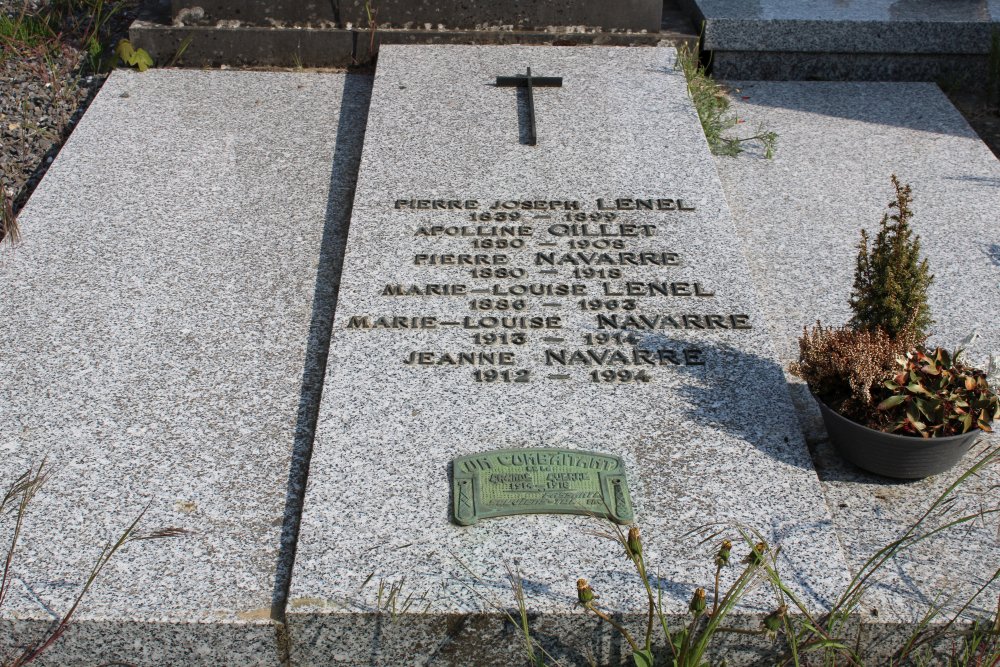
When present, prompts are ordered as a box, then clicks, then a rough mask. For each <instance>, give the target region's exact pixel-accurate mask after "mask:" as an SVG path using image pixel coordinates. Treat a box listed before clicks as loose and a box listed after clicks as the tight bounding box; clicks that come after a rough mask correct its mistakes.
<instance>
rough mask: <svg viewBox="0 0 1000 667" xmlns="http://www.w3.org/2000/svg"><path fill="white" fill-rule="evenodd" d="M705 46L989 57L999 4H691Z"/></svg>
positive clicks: (841, 0)
mask: <svg viewBox="0 0 1000 667" xmlns="http://www.w3.org/2000/svg"><path fill="white" fill-rule="evenodd" d="M684 2H686V3H687V4H688V5H690V6H692V8H693V11H694V12H695V15H696V16H697V17H699V18H701V19H703V20H704V21H705V33H704V40H705V41H704V47H705V48H706V49H711V50H721V51H782V52H835V53H869V54H878V53H893V54H895V53H951V54H956V53H979V54H985V53H988V52H989V48H990V35H991V32H992V30H994V29H996V28H997V27H998V25H1000V1H998V0H949V1H947V2H941V1H939V0H846V1H845V0H818V1H815V2H800V1H799V0H684Z"/></svg>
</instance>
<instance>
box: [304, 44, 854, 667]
mask: <svg viewBox="0 0 1000 667" xmlns="http://www.w3.org/2000/svg"><path fill="white" fill-rule="evenodd" d="M674 55H675V54H674V51H673V50H672V49H667V48H661V49H635V50H627V49H610V48H576V49H559V48H545V47H539V48H531V47H505V48H493V47H394V46H390V47H386V48H384V50H383V51H382V53H381V56H380V60H379V65H378V70H377V73H376V81H375V87H374V91H373V98H372V110H373V111H372V114H371V115H370V117H369V126H368V131H367V135H366V136H367V139H366V146H365V153H364V156H363V158H362V167H361V172H360V174H359V183H358V191H357V196H356V200H355V208H354V212H353V217H352V223H351V229H350V236H349V239H348V245H347V250H346V255H345V265H344V279H343V282H342V284H341V287H340V297H339V298H340V301H339V306H338V312H337V316H336V320H335V323H334V326H333V336H332V344H331V351H330V361H329V365H328V370H327V378H326V384H325V388H324V397H323V403H322V406H321V411H320V417H319V423H318V430H317V438H316V442H315V447H314V451H313V455H312V464H311V470H310V477H309V488H308V491H307V494H306V498H305V512H304V515H303V520H302V531H301V535H300V538H299V543H298V555H297V562H296V565H295V575H294V578H293V583H292V588H291V599H290V604H289V609H290V615H289V621H290V629H291V633H292V637H293V642H292V646H293V652H294V654H293V657H294V658H295V659H297V660H303V661H310V660H315V661H322V660H329V659H331V658H332V657H336V658H338V659H347V660H353V659H362V658H363V659H365V660H368V659H372V658H373V657H374V658H375V659H376V660H378V661H383V662H389V661H392V660H397V659H398V660H403V659H408V660H411V659H413V652H414V650H415V649H414V646H419V647H422V648H420V649H416V650H417V652H418V653H419V652H420V651H425V652H426V653H427V654H430V653H433V652H435V651H439V650H445V648H442V647H447V651H450V653H448V655H449V656H451V659H454V660H459V661H461V660H463V659H473V658H476V659H477V660H480V661H481V660H485V659H487V658H488V659H491V660H494V661H496V662H498V664H499V663H503V662H504V661H506V660H508V659H510V656H507V655H504V654H503V653H502V652H501V651H499V650H498V651H497V652H496V654H495V655H491V656H486V657H484V656H482V655H479V654H478V653H475V651H477V650H478V649H479V647H481V646H482V643H483V642H484V641H486V638H487V637H488V636H491V635H490V630H489V629H488V627H487V626H488V625H489V621H488V619H489V618H490V617H489V616H487V617H484V618H486V619H487V620H486V621H482V622H481V623H478V622H477V624H475V627H476V631H475V632H474V633H466V634H463V631H462V630H461V629H460V628H458V627H457V626H455V625H454V622H453V621H454V619H455V618H456V616H455V614H465V613H478V612H484V611H486V612H488V611H490V610H491V607H490V604H489V602H487V600H493V599H502V600H507V599H508V598H510V589H509V584H508V583H507V581H506V579H505V576H504V571H505V565H511V564H512V563H515V562H516V563H518V568H519V569H520V571H522V572H523V573H525V576H526V579H527V581H526V587H527V590H528V591H529V600H528V605H529V608H530V609H531V610H532V611H536V612H540V613H541V614H542V616H541V618H542V619H548V620H551V621H552V622H554V623H556V624H558V623H559V621H558V620H555V619H558V618H564V619H566V620H567V622H568V625H567V626H566V627H562V626H560V631H562V630H565V629H567V628H568V627H570V626H574V625H578V623H579V622H582V621H581V620H580V619H578V618H573V617H572V614H571V612H572V609H573V602H574V600H575V588H574V580H575V579H576V578H577V577H580V576H584V577H592V578H593V580H594V583H595V586H596V587H598V588H600V591H601V592H602V594H603V595H604V597H602V602H604V603H605V604H606V605H607V606H608V607H609V608H611V609H614V610H616V611H619V612H621V613H623V614H626V615H628V614H631V613H637V614H638V613H642V612H641V610H640V607H642V605H643V604H644V603H643V600H644V597H642V595H641V594H639V592H638V588H637V587H636V586H637V584H636V581H635V578H634V572H632V571H630V569H629V566H628V564H627V563H626V562H624V561H623V560H622V559H621V557H620V554H618V553H617V552H616V551H615V550H614V548H613V545H611V544H610V543H608V542H607V541H605V540H601V539H598V538H595V537H594V536H593V535H592V534H590V533H589V532H588V531H590V530H592V529H594V528H600V525H599V523H597V522H596V520H595V519H592V518H588V517H582V516H566V515H552V514H537V515H523V516H512V517H499V518H488V519H483V520H480V521H478V522H476V523H475V525H472V526H459V525H456V523H455V522H453V521H452V516H451V515H452V496H451V493H450V486H451V483H452V478H451V477H450V476H453V475H454V474H455V473H454V471H453V470H452V469H451V467H450V463H451V461H452V460H453V459H455V458H456V457H462V456H470V455H480V454H483V453H487V454H488V453H489V452H491V451H493V450H505V449H514V448H529V449H545V448H560V449H569V450H578V449H580V450H586V451H588V452H594V453H599V454H604V455H608V456H612V457H617V458H618V459H620V460H621V462H622V465H623V466H624V469H625V471H626V473H627V479H628V485H629V490H630V492H631V499H632V510H633V511H634V516H635V518H636V521H637V522H638V523H639V524H640V525H641V526H642V527H643V529H644V531H645V535H646V541H647V552H648V554H649V556H650V558H651V562H653V563H655V564H656V567H658V568H659V571H660V576H661V577H662V578H663V581H664V582H665V587H666V590H665V595H666V600H667V605H668V608H669V609H671V610H673V611H676V612H678V613H683V612H684V611H685V610H686V607H687V602H688V599H689V597H690V594H691V589H692V587H693V585H694V582H702V583H705V582H707V581H708V579H707V577H708V576H709V574H708V569H709V568H708V567H707V566H706V563H707V561H708V559H707V558H706V556H705V555H704V554H700V553H698V552H697V549H696V548H695V546H694V542H693V541H691V540H690V539H688V540H684V539H682V538H681V535H682V534H683V533H684V532H686V531H687V530H689V529H691V528H694V527H696V526H698V525H703V524H708V523H712V522H733V521H737V522H743V523H746V524H751V525H754V526H757V527H759V528H760V529H762V530H763V531H764V532H765V533H766V534H767V535H768V536H769V537H770V538H772V539H775V540H778V541H780V542H781V543H782V544H783V546H784V548H785V553H786V554H787V561H786V568H785V572H786V573H787V574H788V575H789V577H790V578H791V579H792V580H793V581H796V582H797V583H796V584H795V585H796V587H797V588H799V590H800V591H801V592H802V595H803V596H804V598H805V599H808V600H809V601H810V603H811V604H823V603H824V602H829V598H830V595H831V591H833V590H835V589H836V588H837V587H838V586H839V584H840V583H842V581H841V579H842V575H844V574H845V573H846V567H845V566H844V562H843V558H842V556H841V555H840V548H839V546H838V545H837V542H836V539H835V537H834V535H833V532H832V530H831V529H830V517H829V514H828V513H827V510H826V506H825V503H824V500H823V496H822V493H821V490H820V488H819V484H818V482H817V479H816V475H815V473H814V471H813V468H812V464H811V462H810V459H809V455H808V453H807V451H806V448H805V445H804V443H803V441H802V439H801V436H800V435H799V432H798V429H797V426H796V422H795V417H794V412H793V409H792V407H791V404H790V400H789V397H788V393H787V390H786V388H785V383H784V379H783V376H782V372H781V368H780V366H779V365H778V363H777V362H776V357H775V353H774V350H773V348H772V347H771V343H770V339H769V336H768V331H767V327H766V325H765V322H764V321H763V318H762V315H761V310H760V307H759V305H758V297H757V295H756V293H755V287H754V284H753V282H752V280H751V279H750V274H749V271H748V268H747V265H746V261H745V259H744V258H743V256H742V254H741V252H740V249H739V242H738V240H737V237H736V235H735V233H734V230H733V227H732V222H731V220H730V217H729V212H728V210H727V207H726V203H725V198H724V196H723V193H722V189H721V187H720V185H719V181H718V178H717V176H716V172H715V167H714V165H713V163H712V160H711V156H710V154H709V152H708V149H707V146H706V143H705V140H704V138H703V136H702V134H701V130H700V127H699V124H698V119H697V116H696V114H695V111H694V109H693V108H692V106H691V104H690V102H689V100H688V98H687V95H686V88H685V82H684V79H683V76H682V75H681V74H680V73H678V72H677V71H675V69H674ZM526 67H530V68H531V72H532V74H533V75H534V76H559V77H562V78H563V85H562V87H560V88H548V89H545V91H544V94H539V95H536V96H535V100H534V103H535V107H536V108H535V111H536V116H537V145H536V146H531V145H526V144H524V143H521V141H520V140H519V136H518V132H517V128H518V126H519V123H521V124H523V120H524V114H525V112H526V109H524V107H523V102H524V100H523V99H522V104H521V105H520V107H518V106H516V105H514V104H513V103H512V100H511V97H512V90H511V89H510V88H503V87H497V86H496V85H495V81H496V78H497V76H505V75H510V74H511V73H513V72H518V71H525V68H526ZM546 465H547V463H543V462H539V464H538V466H536V467H537V468H538V469H539V470H537V471H535V472H538V473H544V472H546V471H545V470H544V468H545V467H546ZM459 472H461V471H459ZM819 563H822V572H819V571H818V567H819V566H818V564H819ZM470 573H475V575H474V576H473V575H472V574H470ZM805 579H808V580H809V586H808V588H807V587H806V586H804V585H803V584H802V582H803V581H804V580H805ZM401 589H402V590H404V593H399V591H400V590H401ZM389 590H395V591H397V596H396V599H397V600H402V599H404V598H406V596H407V595H409V596H410V597H408V598H407V599H410V600H411V601H412V600H417V601H418V602H416V603H414V604H412V605H408V606H407V607H406V609H407V611H406V612H400V609H399V607H398V606H397V607H395V610H396V615H395V616H394V618H395V620H394V623H393V624H391V627H390V626H389V625H387V624H384V623H382V622H381V621H380V617H379V615H378V614H376V613H374V612H376V611H377V610H378V609H379V608H380V606H383V607H384V605H386V604H387V602H386V595H385V592H386V591H389ZM484 596H485V597H484ZM503 604H505V605H507V606H509V604H510V603H509V602H505V603H503ZM415 611H419V612H421V613H409V612H415ZM492 618H494V620H496V625H497V626H499V624H500V616H499V615H495V616H493V617H492ZM548 620H546V621H544V622H548ZM468 627H469V628H471V627H472V626H471V625H470V626H468ZM586 627H588V628H589V627H590V626H589V625H586ZM503 643H504V645H505V646H509V647H510V650H512V651H517V650H519V649H518V648H517V646H516V642H511V641H505V642H503ZM595 650H599V649H595ZM463 651H465V653H463ZM468 651H472V653H469V652H468ZM515 655H516V654H515ZM599 660H600V658H599Z"/></svg>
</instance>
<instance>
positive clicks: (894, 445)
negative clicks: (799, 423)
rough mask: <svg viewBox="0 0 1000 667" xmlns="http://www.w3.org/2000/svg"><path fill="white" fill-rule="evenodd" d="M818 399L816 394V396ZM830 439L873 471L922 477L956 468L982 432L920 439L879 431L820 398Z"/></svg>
mask: <svg viewBox="0 0 1000 667" xmlns="http://www.w3.org/2000/svg"><path fill="white" fill-rule="evenodd" d="M814 398H815V397H814ZM816 402H817V403H818V404H819V409H820V412H821V413H822V414H823V422H824V423H825V424H826V430H827V433H829V434H830V441H831V442H832V443H833V445H834V447H836V448H837V451H838V452H839V453H840V455H841V456H843V457H844V458H845V459H847V460H848V461H850V462H851V463H853V464H854V465H856V466H858V467H859V468H864V469H865V470H867V471H869V472H873V473H876V474H879V475H884V476H885V477H895V478H897V479H921V478H924V477H930V476H931V475H936V474H938V473H941V472H944V471H945V470H948V469H949V468H953V467H954V466H955V464H957V463H958V462H959V461H961V460H962V457H963V456H965V454H966V453H967V452H968V451H969V449H970V448H971V447H972V444H973V443H974V442H975V441H976V439H977V438H978V437H979V436H980V435H982V431H980V430H979V429H974V430H972V431H969V432H968V433H962V434H961V435H950V436H947V437H943V438H918V437H914V436H909V435H897V434H895V433H886V432H884V431H876V430H875V429H872V428H868V427H867V426H863V425H861V424H858V423H857V422H853V421H851V420H850V419H848V418H847V417H844V416H842V415H839V414H837V413H836V412H834V411H833V410H831V409H830V408H829V407H828V406H827V405H826V404H825V403H823V401H821V400H819V399H818V398H817V399H816Z"/></svg>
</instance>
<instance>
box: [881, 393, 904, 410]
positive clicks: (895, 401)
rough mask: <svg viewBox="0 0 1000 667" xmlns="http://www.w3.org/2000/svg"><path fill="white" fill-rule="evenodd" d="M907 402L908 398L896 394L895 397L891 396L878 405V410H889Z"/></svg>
mask: <svg viewBox="0 0 1000 667" xmlns="http://www.w3.org/2000/svg"><path fill="white" fill-rule="evenodd" d="M905 400H906V396H903V395H901V394H896V395H895V396H890V397H889V398H887V399H885V400H884V401H882V402H881V403H879V404H878V409H879V410H888V409H889V408H894V407H896V406H897V405H899V404H900V403H902V402H903V401H905Z"/></svg>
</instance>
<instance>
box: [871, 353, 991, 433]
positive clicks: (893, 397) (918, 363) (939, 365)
mask: <svg viewBox="0 0 1000 667" xmlns="http://www.w3.org/2000/svg"><path fill="white" fill-rule="evenodd" d="M960 352H961V350H959V351H957V352H955V353H954V354H949V353H948V351H947V350H945V349H942V348H940V347H939V348H936V349H934V350H924V349H922V348H917V349H915V350H911V351H909V352H907V354H906V356H904V357H900V358H899V359H898V360H897V363H898V366H899V368H898V369H897V372H896V374H895V375H893V377H892V378H891V379H889V380H886V381H885V382H884V383H883V384H884V387H885V389H886V390H888V392H889V395H888V396H887V397H885V398H884V399H883V400H882V401H881V402H880V403H879V405H878V408H879V410H881V411H883V412H884V413H885V414H886V415H887V417H888V418H889V419H890V420H891V423H890V425H889V426H888V427H887V428H886V429H885V430H887V431H894V432H899V433H903V434H906V435H919V436H922V437H924V438H931V437H935V436H941V437H944V436H949V435H957V434H959V433H967V432H969V431H971V430H972V429H976V428H978V429H981V430H983V431H986V432H987V433H989V432H992V429H991V428H990V422H991V421H993V420H994V419H1000V397H998V396H997V394H996V393H995V392H994V391H993V390H992V389H990V386H989V384H988V383H987V380H986V373H985V372H984V371H981V370H979V369H977V368H972V367H970V366H966V365H965V364H963V363H962V362H960V361H959V360H958V357H959V354H960Z"/></svg>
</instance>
